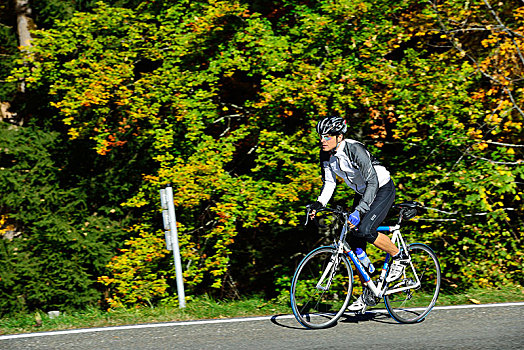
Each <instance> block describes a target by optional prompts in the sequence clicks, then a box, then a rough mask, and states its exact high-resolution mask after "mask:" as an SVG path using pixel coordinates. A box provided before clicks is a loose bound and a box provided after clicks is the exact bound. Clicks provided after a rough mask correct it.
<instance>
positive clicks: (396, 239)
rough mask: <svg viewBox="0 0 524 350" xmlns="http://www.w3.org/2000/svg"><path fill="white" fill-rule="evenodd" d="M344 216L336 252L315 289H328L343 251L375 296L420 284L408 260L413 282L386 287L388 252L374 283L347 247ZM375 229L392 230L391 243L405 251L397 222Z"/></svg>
mask: <svg viewBox="0 0 524 350" xmlns="http://www.w3.org/2000/svg"><path fill="white" fill-rule="evenodd" d="M346 216H347V215H344V226H343V227H342V231H341V233H340V237H339V239H338V241H336V242H335V244H334V246H335V248H336V249H337V250H336V253H335V254H333V256H332V257H331V260H330V261H329V263H328V265H327V266H326V269H325V270H324V272H323V273H322V276H321V277H320V279H319V281H318V283H317V285H316V288H317V289H319V290H323V291H326V290H328V289H329V287H330V286H331V280H332V278H333V275H334V274H335V272H336V269H337V267H338V264H339V262H340V256H341V254H342V253H345V254H346V255H347V256H348V257H349V258H350V259H351V261H352V262H353V264H354V265H355V267H356V268H357V270H358V273H359V274H360V275H361V276H362V278H363V279H364V282H365V283H367V286H368V288H369V289H370V290H371V291H372V292H373V294H374V295H375V297H377V298H382V297H384V295H389V294H392V293H397V292H401V291H405V290H408V289H413V288H417V287H419V286H420V279H419V277H418V274H417V272H416V270H415V268H414V267H413V264H412V263H411V262H410V267H411V269H412V270H413V273H414V275H415V277H416V282H415V284H411V285H408V286H404V287H398V288H393V289H388V285H387V282H386V276H387V273H388V270H389V260H390V255H389V254H388V253H386V259H385V261H384V264H383V266H382V271H381V273H380V277H379V278H378V281H377V283H376V284H375V282H374V281H373V280H371V277H370V276H369V274H368V273H367V271H366V268H365V267H364V266H363V265H362V263H361V262H360V260H359V259H358V257H357V256H356V254H355V253H354V252H353V250H352V249H351V247H349V245H348V244H347V243H346V241H345V238H346V235H347V232H348V223H347V217H346ZM377 231H379V232H393V237H392V239H391V241H392V242H393V244H395V245H396V246H397V247H398V248H399V249H404V250H405V251H407V249H408V247H407V245H406V242H405V241H404V238H403V237H402V234H401V233H400V225H399V224H397V225H395V226H381V227H379V228H378V229H377ZM328 276H329V277H328ZM326 278H327V282H325V280H326ZM324 283H325V285H324V286H323V285H322V284H324Z"/></svg>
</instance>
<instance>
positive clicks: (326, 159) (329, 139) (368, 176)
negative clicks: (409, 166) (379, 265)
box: [310, 116, 408, 311]
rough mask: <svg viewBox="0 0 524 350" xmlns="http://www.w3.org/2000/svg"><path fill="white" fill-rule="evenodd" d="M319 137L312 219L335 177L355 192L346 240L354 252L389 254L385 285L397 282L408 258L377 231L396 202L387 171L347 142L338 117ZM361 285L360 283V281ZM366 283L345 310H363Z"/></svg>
mask: <svg viewBox="0 0 524 350" xmlns="http://www.w3.org/2000/svg"><path fill="white" fill-rule="evenodd" d="M316 130H317V133H318V135H319V136H320V148H321V150H320V167H321V170H322V181H323V186H322V191H321V193H320V196H319V197H318V199H317V201H316V202H314V203H312V204H311V205H310V208H311V209H312V212H311V217H312V218H313V217H314V216H315V213H316V211H317V210H318V209H320V208H322V207H324V206H325V205H326V204H327V203H328V202H329V200H330V199H331V197H332V196H333V193H334V191H335V187H336V185H337V175H338V176H339V177H340V178H342V179H343V180H344V182H345V183H346V185H348V186H349V187H350V188H352V189H353V190H354V191H355V192H356V195H355V199H354V201H353V206H354V208H353V212H352V214H351V215H350V217H349V226H350V227H351V228H356V229H355V230H353V234H352V235H351V237H350V238H349V242H348V243H349V245H350V246H351V248H352V249H353V250H355V249H357V248H361V249H362V250H364V251H365V250H366V245H367V243H368V242H369V243H371V244H373V245H375V246H376V247H377V248H379V249H381V250H383V251H385V252H387V253H389V254H390V255H391V256H392V257H393V264H392V265H391V267H390V272H389V275H388V277H387V280H388V281H394V280H397V279H399V278H400V277H401V276H402V274H403V272H404V268H405V263H406V260H407V258H408V257H407V256H406V255H405V254H404V252H401V251H399V249H398V248H397V247H396V246H395V245H394V244H393V242H391V239H389V237H388V236H386V235H385V234H383V233H378V232H377V228H378V226H379V225H380V224H381V222H382V221H383V220H384V219H385V218H386V215H387V213H388V211H389V209H390V208H391V206H392V205H393V202H394V200H395V185H394V184H393V181H392V180H391V177H390V174H389V171H388V170H387V169H386V168H385V167H384V166H382V165H381V164H380V162H379V161H378V160H377V159H375V157H373V156H372V155H371V154H370V153H369V152H368V151H367V149H366V147H365V146H364V145H363V144H362V143H360V142H358V141H355V140H352V139H346V138H345V137H344V134H345V133H346V131H347V126H346V121H345V120H344V119H342V118H341V117H336V116H331V117H327V118H324V119H322V120H321V121H320V122H319V123H318V124H317V127H316ZM361 280H362V281H363V279H362V278H361ZM365 289H366V283H364V291H363V293H362V295H360V296H359V298H358V299H357V300H356V301H355V302H354V303H353V304H352V305H350V306H349V307H348V310H350V311H361V310H363V309H365V307H366V305H367V304H366V297H365V296H366V295H367V294H368V293H366V291H365Z"/></svg>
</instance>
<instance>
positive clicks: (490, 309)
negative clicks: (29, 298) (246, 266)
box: [0, 303, 524, 350]
mask: <svg viewBox="0 0 524 350" xmlns="http://www.w3.org/2000/svg"><path fill="white" fill-rule="evenodd" d="M365 348H369V349H388V350H390V349H498V350H500V349H512V350H515V349H524V303H512V304H496V305H479V306H468V307H458V308H436V309H435V310H434V311H433V312H432V313H431V314H430V315H429V316H428V317H427V319H426V320H424V321H423V322H421V323H419V324H414V325H402V324H398V323H396V322H395V321H393V320H392V319H391V318H390V317H389V316H388V315H387V313H382V312H379V311H378V312H373V313H372V312H368V313H367V314H366V315H362V316H358V317H357V316H353V315H351V314H348V315H346V316H345V317H343V318H342V319H341V320H340V321H339V323H338V324H337V325H336V326H334V327H332V328H329V329H324V330H307V329H304V328H303V327H301V326H300V325H299V324H298V323H297V322H296V321H295V319H294V318H293V317H292V316H289V315H280V316H279V315H276V316H273V317H258V318H248V319H228V320H208V321H192V322H172V323H160V324H148V325H135V326H127V327H108V328H97V329H83V330H74V331H71V332H70V331H60V332H47V333H44V334H36V333H32V334H28V335H16V336H9V335H8V336H0V349H2V350H4V349H5V350H19V349H20V350H22V349H23V350H31V349H39V350H40V349H53V350H55V349H60V350H64V349H90V350H105V349H108V350H109V349H111V350H115V349H126V350H135V349H155V350H159V349H177V350H178V349H180V350H183V349H257V350H262V349H365Z"/></svg>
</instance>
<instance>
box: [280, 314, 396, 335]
mask: <svg viewBox="0 0 524 350" xmlns="http://www.w3.org/2000/svg"><path fill="white" fill-rule="evenodd" d="M279 318H280V319H279ZM284 320H290V317H289V315H288V314H280V315H274V316H272V317H271V323H273V324H274V325H277V326H279V327H283V328H289V329H299V330H305V331H310V330H312V329H309V328H305V327H303V326H301V325H300V324H299V323H298V322H296V321H295V320H294V319H292V318H291V320H293V321H294V322H295V324H294V325H290V324H284V322H283V321H284ZM369 321H373V322H378V323H385V324H398V322H396V321H395V320H394V319H392V318H391V317H390V316H389V315H388V314H386V313H381V312H369V311H368V312H366V313H365V314H363V315H361V314H353V313H346V314H343V315H342V316H341V317H340V319H339V320H338V322H336V323H335V324H334V325H332V326H330V327H327V328H331V327H335V326H336V325H337V324H338V323H359V322H369Z"/></svg>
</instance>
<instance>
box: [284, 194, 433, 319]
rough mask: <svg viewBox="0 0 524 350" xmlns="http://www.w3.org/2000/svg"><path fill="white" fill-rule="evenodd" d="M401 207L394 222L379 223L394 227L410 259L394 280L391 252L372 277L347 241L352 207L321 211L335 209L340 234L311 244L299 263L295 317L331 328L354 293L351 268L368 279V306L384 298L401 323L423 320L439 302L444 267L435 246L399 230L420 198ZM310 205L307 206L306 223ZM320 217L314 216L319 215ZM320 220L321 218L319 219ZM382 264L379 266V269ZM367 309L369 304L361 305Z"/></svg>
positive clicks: (294, 293)
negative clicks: (410, 238) (314, 245)
mask: <svg viewBox="0 0 524 350" xmlns="http://www.w3.org/2000/svg"><path fill="white" fill-rule="evenodd" d="M393 208H397V209H400V214H399V218H398V222H397V224H396V225H395V226H380V227H379V228H378V229H377V231H379V232H384V233H387V232H389V233H392V234H393V236H392V239H391V240H392V242H393V243H394V244H395V245H397V247H398V248H399V249H403V250H404V251H405V252H408V255H409V259H408V261H409V263H408V264H407V265H406V268H405V270H404V273H403V275H402V276H401V278H400V279H397V280H395V281H390V280H388V278H387V276H388V273H389V268H390V266H391V263H392V257H391V256H390V255H389V254H386V257H385V261H384V264H383V266H382V271H381V272H380V275H379V276H378V278H375V280H372V278H371V276H370V274H369V273H368V271H367V270H366V268H365V267H364V266H363V265H362V263H361V262H360V260H359V259H358V257H357V256H356V254H355V253H354V252H353V250H352V249H351V247H350V246H349V245H348V244H347V243H346V240H345V238H346V235H347V234H348V232H350V231H349V225H348V218H349V213H347V212H346V211H344V210H342V209H341V208H340V207H337V208H336V209H332V208H327V207H325V208H322V209H320V210H318V211H317V214H319V213H321V212H327V213H331V214H333V217H334V220H335V221H339V222H340V223H341V224H342V230H341V232H340V235H339V237H338V240H335V242H334V243H333V244H332V245H329V246H322V247H319V248H316V249H314V250H312V251H311V252H310V253H309V254H307V255H306V256H305V257H304V258H303V259H302V261H301V262H300V264H299V265H298V267H297V269H296V271H295V274H294V276H293V280H292V282H291V307H292V309H293V314H294V315H295V318H296V319H297V321H298V322H299V323H300V324H302V325H303V326H304V327H307V328H327V327H330V326H332V325H334V324H335V323H336V322H337V321H338V319H339V318H340V317H341V316H342V315H343V314H344V312H345V311H346V308H347V307H348V304H349V302H350V300H351V295H352V293H353V269H352V265H351V263H353V265H354V266H355V268H356V270H357V272H358V273H359V274H360V275H361V276H362V278H363V279H364V281H365V282H366V283H367V286H368V288H367V289H366V293H365V295H364V297H365V298H366V303H367V304H368V305H370V306H374V305H376V304H377V303H378V302H379V301H380V300H381V299H383V301H384V304H385V306H386V309H387V311H388V312H389V314H390V315H391V317H392V318H393V319H394V320H396V321H397V322H399V323H417V322H420V321H422V320H423V319H424V318H425V317H426V316H427V315H428V314H429V312H430V311H431V309H432V308H433V307H434V306H435V303H436V302H437V298H438V295H439V290H440V283H441V270H440V264H439V261H438V258H437V256H436V255H435V253H434V252H433V250H432V249H431V248H430V247H428V246H427V245H425V244H422V243H411V244H406V242H405V240H404V238H403V237H402V234H401V233H400V228H401V224H402V222H403V221H406V220H409V219H411V218H413V217H414V216H415V215H416V214H417V209H420V208H422V206H421V205H420V204H419V203H417V202H405V203H402V204H396V205H394V206H393ZM309 214H310V208H309V207H307V212H306V225H307V223H308V220H309ZM314 220H316V217H315V219H314ZM317 223H318V221H317ZM377 270H378V269H377ZM363 312H365V310H364V311H363Z"/></svg>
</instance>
